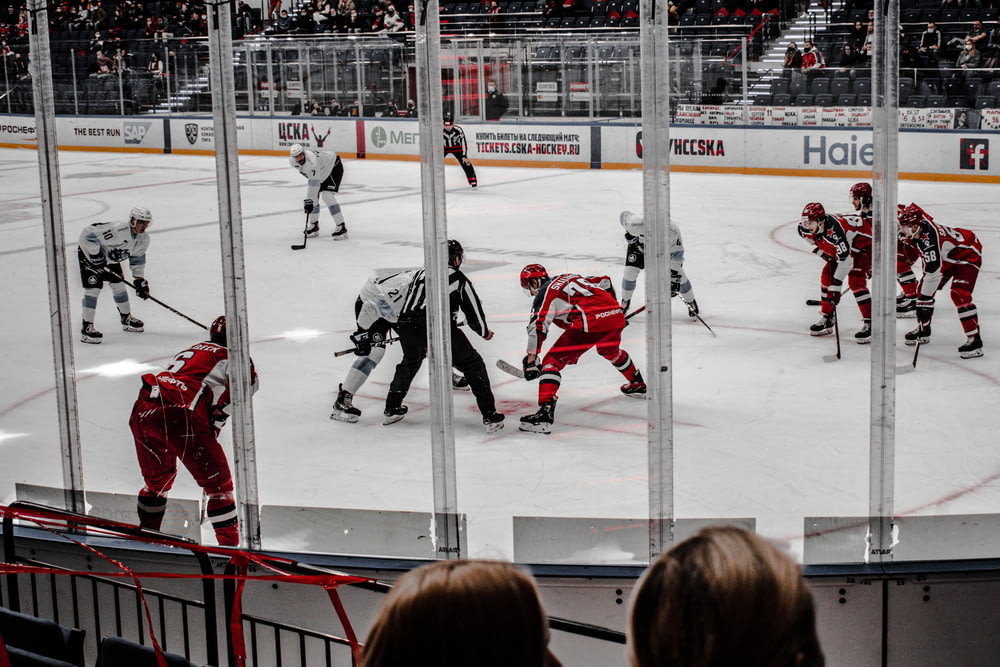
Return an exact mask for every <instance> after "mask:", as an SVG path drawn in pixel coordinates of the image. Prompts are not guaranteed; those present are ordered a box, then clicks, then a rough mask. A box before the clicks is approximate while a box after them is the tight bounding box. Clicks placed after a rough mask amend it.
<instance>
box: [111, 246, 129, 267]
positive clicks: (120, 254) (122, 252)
mask: <svg viewBox="0 0 1000 667" xmlns="http://www.w3.org/2000/svg"><path fill="white" fill-rule="evenodd" d="M126 259H128V250H126V249H125V248H109V249H108V260H109V261H111V262H114V263H115V264H117V263H118V262H124V261H125V260H126Z"/></svg>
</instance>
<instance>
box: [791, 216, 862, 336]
mask: <svg viewBox="0 0 1000 667" xmlns="http://www.w3.org/2000/svg"><path fill="white" fill-rule="evenodd" d="M801 233H803V234H804V235H808V236H807V238H811V239H812V240H813V242H815V243H816V244H817V247H819V248H822V249H823V252H824V253H825V254H827V255H830V254H832V255H833V257H834V258H835V260H836V265H835V266H833V267H832V275H831V276H830V278H829V284H828V285H826V286H825V294H824V295H823V299H822V303H821V305H820V312H821V314H822V318H821V319H820V321H819V322H817V323H815V324H813V325H812V326H810V327H809V333H810V334H811V335H813V336H827V335H829V334H830V333H832V332H833V318H834V317H835V315H834V309H835V308H836V305H837V303H839V302H840V294H841V290H842V289H843V285H844V279H845V278H846V279H847V284H848V287H850V289H851V291H852V292H853V293H854V299H855V301H857V304H858V310H859V311H861V318H862V320H863V326H862V328H861V330H860V331H858V332H857V333H856V334H854V340H855V342H857V343H858V344H862V345H863V344H865V343H870V342H871V340H872V329H871V318H872V297H871V292H869V291H868V278H869V277H870V276H871V268H872V226H871V221H870V220H866V219H865V218H862V217H860V216H856V215H849V216H848V215H827V213H826V210H825V209H824V208H823V205H822V204H819V203H815V202H813V203H809V204H806V205H805V207H804V208H803V209H802V223H801ZM828 264H829V262H828Z"/></svg>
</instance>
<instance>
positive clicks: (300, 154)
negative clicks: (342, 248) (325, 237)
mask: <svg viewBox="0 0 1000 667" xmlns="http://www.w3.org/2000/svg"><path fill="white" fill-rule="evenodd" d="M288 162H289V164H291V165H292V166H293V167H295V169H296V170H298V172H299V173H300V174H302V175H303V176H304V177H305V178H306V179H307V180H308V181H309V184H308V186H307V187H306V198H305V200H304V201H303V202H302V208H303V210H305V213H306V216H307V217H306V236H319V199H320V198H322V200H323V203H324V204H326V206H327V208H328V209H329V210H330V215H332V216H333V221H334V222H335V223H337V227H336V229H334V230H333V240H334V241H344V240H346V239H347V225H346V224H345V223H344V214H343V213H342V212H341V210H340V203H339V202H338V201H337V193H338V192H340V182H341V181H342V180H343V178H344V163H343V162H341V161H340V156H339V155H337V154H336V153H333V152H329V151H314V150H306V149H305V148H303V147H302V145H301V144H295V145H294V146H292V148H291V150H290V155H289V157H288Z"/></svg>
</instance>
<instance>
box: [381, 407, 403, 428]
mask: <svg viewBox="0 0 1000 667" xmlns="http://www.w3.org/2000/svg"><path fill="white" fill-rule="evenodd" d="M408 410H409V408H407V407H406V406H405V405H400V406H399V407H395V408H386V409H385V412H384V413H383V414H384V415H385V418H384V419H383V420H382V425H383V426H388V425H389V424H395V423H396V422H398V421H400V420H401V419H402V418H403V417H405V416H406V412H407V411H408Z"/></svg>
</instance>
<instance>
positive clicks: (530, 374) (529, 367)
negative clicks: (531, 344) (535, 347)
mask: <svg viewBox="0 0 1000 667" xmlns="http://www.w3.org/2000/svg"><path fill="white" fill-rule="evenodd" d="M530 356H531V355H529V354H526V355H524V359H522V360H521V368H523V369H524V379H525V380H527V381H529V382H530V381H532V380H537V379H538V376H540V375H541V374H542V365H541V364H539V363H538V357H535V360H534V361H532V362H529V361H528V358H529V357H530Z"/></svg>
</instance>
